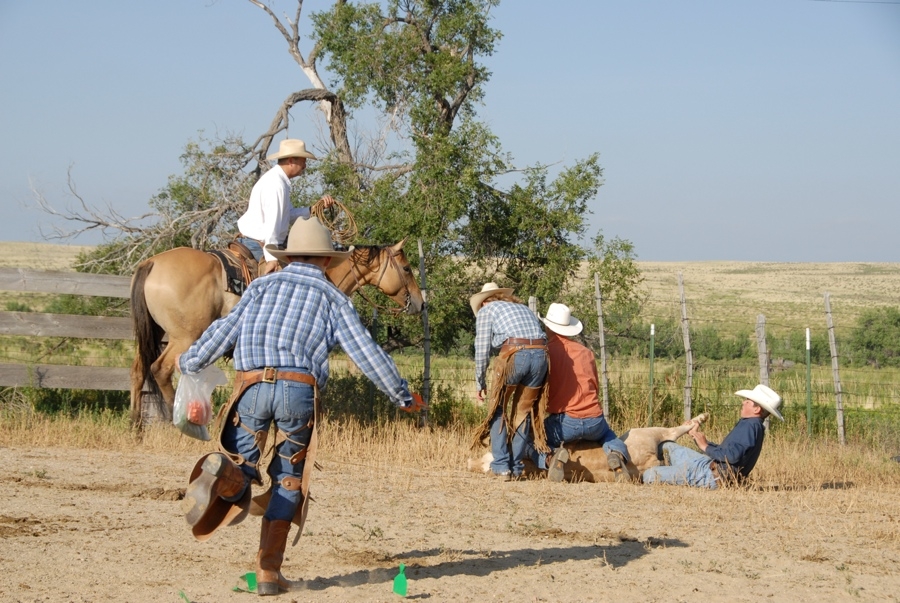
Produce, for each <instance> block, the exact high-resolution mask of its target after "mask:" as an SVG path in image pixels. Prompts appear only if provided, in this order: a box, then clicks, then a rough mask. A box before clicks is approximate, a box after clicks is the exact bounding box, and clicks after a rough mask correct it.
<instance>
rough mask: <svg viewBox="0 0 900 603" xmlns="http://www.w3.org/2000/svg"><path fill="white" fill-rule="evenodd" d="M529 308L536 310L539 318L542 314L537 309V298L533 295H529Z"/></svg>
mask: <svg viewBox="0 0 900 603" xmlns="http://www.w3.org/2000/svg"><path fill="white" fill-rule="evenodd" d="M528 309H529V310H531V311H532V312H534V315H535V316H537V317H538V318H540V317H541V315H540V313H539V312H538V309H537V298H536V297H535V296H533V295H531V296H529V297H528Z"/></svg>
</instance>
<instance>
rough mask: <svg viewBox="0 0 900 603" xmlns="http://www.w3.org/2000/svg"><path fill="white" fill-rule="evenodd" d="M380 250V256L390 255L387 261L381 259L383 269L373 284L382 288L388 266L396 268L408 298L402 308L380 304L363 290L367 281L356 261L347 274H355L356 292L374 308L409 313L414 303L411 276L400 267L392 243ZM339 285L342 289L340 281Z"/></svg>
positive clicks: (342, 280)
mask: <svg viewBox="0 0 900 603" xmlns="http://www.w3.org/2000/svg"><path fill="white" fill-rule="evenodd" d="M378 252H379V256H380V255H381V254H382V253H386V254H387V256H388V259H387V261H381V269H380V271H379V273H378V280H376V281H375V283H373V286H374V287H376V288H378V289H381V281H382V280H383V279H384V275H385V274H386V273H387V269H388V266H389V265H390V266H392V267H393V268H394V270H395V271H396V272H397V275H398V277H400V279H401V280H402V282H403V291H404V293H405V295H404V299H405V300H406V304H405V305H404V306H403V307H402V308H397V307H386V306H379V305H378V304H376V303H375V302H373V301H372V300H371V299H369V298H368V297H367V296H366V294H365V293H364V292H363V289H362V286H363V285H365V284H366V283H365V282H363V280H362V278H363V277H362V273H361V272H360V271H359V268H357V265H356V262H352V261H351V263H350V271H349V272H348V273H347V275H353V279H354V280H355V281H356V293H359V295H360V296H361V297H362V298H363V299H364V300H366V301H367V302H369V305H370V306H372V307H373V308H375V309H376V310H381V311H382V312H389V313H391V314H402V313H404V312H405V313H408V312H409V308H410V306H411V305H412V294H411V293H410V291H409V278H408V277H407V276H406V274H404V272H403V269H402V268H401V267H400V264H399V263H398V262H397V253H396V252H395V251H394V248H393V247H391V246H390V245H387V246H385V247H379V248H378ZM347 275H344V278H342V279H341V281H340V282H341V283H343V282H344V280H345V279H346V278H347ZM337 287H338V288H339V289H340V283H338V284H337Z"/></svg>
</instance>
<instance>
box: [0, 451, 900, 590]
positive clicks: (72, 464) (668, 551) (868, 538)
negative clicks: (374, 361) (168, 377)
mask: <svg viewBox="0 0 900 603" xmlns="http://www.w3.org/2000/svg"><path fill="white" fill-rule="evenodd" d="M195 457H196V455H195V454H191V455H186V454H183V453H182V454H174V455H161V454H140V453H127V454H122V453H116V452H102V451H96V450H64V449H53V448H45V449H13V448H0V465H2V466H3V467H4V468H5V469H4V471H3V474H2V476H0V601H15V602H23V603H24V602H29V603H31V602H42V603H43V602H56V601H67V602H100V601H103V602H107V601H129V602H137V603H140V602H145V601H146V602H154V603H156V602H173V603H174V602H181V603H184V602H192V603H215V602H229V601H250V600H253V598H255V597H256V595H254V594H248V593H246V592H238V591H235V590H233V588H234V587H239V586H242V585H244V584H243V582H242V581H241V579H240V577H241V576H242V575H244V574H246V573H247V572H252V571H254V570H255V567H254V562H255V554H256V548H257V543H258V539H257V535H258V529H259V520H258V519H257V518H255V517H250V518H248V519H247V521H245V522H244V523H242V524H240V525H238V526H235V527H230V528H227V529H225V530H224V531H220V532H218V533H217V534H216V535H215V536H214V537H213V538H212V539H211V540H209V541H208V542H206V543H199V542H196V541H194V539H193V537H192V536H191V534H190V531H189V530H188V528H187V525H186V523H185V522H184V519H183V516H182V515H181V510H180V502H179V499H180V498H181V496H182V495H183V492H184V487H185V485H186V479H187V474H188V471H189V470H190V468H191V466H192V465H193V461H194V459H195ZM402 459H403V453H402V451H398V453H397V461H398V462H397V464H396V465H395V466H380V467H375V466H365V465H362V464H351V463H347V462H342V461H339V460H334V459H329V458H328V457H327V456H323V457H320V460H321V462H322V465H323V471H322V472H318V473H317V474H316V478H315V479H316V481H315V482H314V483H313V495H314V498H315V503H313V504H312V506H311V509H310V513H309V519H308V521H307V526H306V533H305V534H304V535H303V537H302V538H301V540H300V542H299V544H298V545H297V546H296V547H294V548H291V547H290V546H289V547H288V551H287V556H286V561H285V565H284V568H283V570H284V573H285V574H286V575H287V576H288V577H289V578H292V579H297V578H303V579H304V580H306V581H307V582H306V585H307V590H305V591H301V592H296V593H287V594H283V595H281V596H280V597H278V598H276V599H273V600H277V601H316V602H320V601H323V602H329V601H351V602H353V601H396V600H398V599H399V597H398V596H397V595H395V594H393V593H392V581H393V578H394V576H395V575H396V573H397V569H398V566H399V564H400V563H404V564H406V565H407V572H406V573H407V576H408V578H409V594H408V598H410V599H419V600H432V601H521V602H533V601H550V602H553V601H562V602H565V601H617V602H619V601H621V602H627V601H640V602H642V603H644V602H648V601H666V602H671V601H726V600H727V601H817V602H827V601H849V600H859V601H900V543H898V536H897V535H898V527H897V522H898V521H900V502H898V500H900V498H898V494H900V486H898V485H897V484H893V485H889V486H880V487H877V488H873V487H857V486H855V485H853V484H842V485H840V487H830V488H827V489H818V488H817V489H803V490H784V489H781V490H778V489H772V490H754V491H735V490H728V491H724V490H723V491H714V492H709V491H699V490H693V489H689V488H675V487H665V486H655V487H650V486H637V485H632V484H616V483H608V484H588V483H582V484H566V483H562V484H555V483H550V482H547V481H546V480H543V479H541V480H533V481H527V482H512V483H503V482H500V481H497V480H493V479H491V478H489V477H486V476H484V475H480V474H474V473H468V472H466V471H465V470H464V469H463V468H460V469H459V470H446V471H442V472H435V471H428V472H426V471H422V470H417V469H415V468H414V467H409V466H408V465H403V464H401V463H402Z"/></svg>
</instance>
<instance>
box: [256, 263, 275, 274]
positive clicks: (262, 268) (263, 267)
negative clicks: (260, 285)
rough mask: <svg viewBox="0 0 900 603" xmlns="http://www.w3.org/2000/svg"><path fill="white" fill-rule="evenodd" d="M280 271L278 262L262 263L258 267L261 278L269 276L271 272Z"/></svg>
mask: <svg viewBox="0 0 900 603" xmlns="http://www.w3.org/2000/svg"><path fill="white" fill-rule="evenodd" d="M277 269H278V260H269V261H268V262H266V261H262V262H260V263H259V266H257V268H256V270H257V272H258V274H259V276H263V275H266V274H269V273H270V272H275V270H277Z"/></svg>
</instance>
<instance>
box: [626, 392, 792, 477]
mask: <svg viewBox="0 0 900 603" xmlns="http://www.w3.org/2000/svg"><path fill="white" fill-rule="evenodd" d="M735 395H737V396H740V397H741V398H742V399H743V401H742V402H741V418H740V420H739V421H738V422H737V424H736V425H735V426H734V428H733V429H732V430H731V431H730V432H729V433H728V435H727V436H725V439H724V440H722V443H721V444H714V443H712V442H710V441H708V440H707V439H706V435H705V434H704V433H703V432H702V431H700V427H699V425H697V426H695V427H694V428H693V429H692V430H691V431H689V432H688V434H690V435H691V437H693V438H694V442H696V444H697V447H698V448H700V450H701V451H702V453H700V452H696V451H694V450H691V449H690V448H685V447H684V446H679V445H678V444H676V443H675V442H664V443H663V445H662V446H661V448H662V450H663V457H664V459H665V465H662V466H659V467H652V468H650V469H647V470H646V471H644V475H643V479H644V483H645V484H652V483H656V482H659V483H664V484H674V485H679V486H684V485H687V486H698V487H702V488H710V489H715V488H717V487H718V486H719V485H721V484H734V483H737V484H740V483H743V482H744V481H745V480H746V479H747V478H748V477H749V476H750V472H751V471H752V470H753V467H754V466H756V461H757V460H759V454H760V452H761V451H762V445H763V439H765V436H766V428H765V426H764V425H763V421H764V420H765V419H766V417H768V416H769V415H775V416H776V417H778V418H779V419H781V420H782V421H784V418H783V417H782V416H781V413H779V412H778V408H779V407H780V406H781V396H779V395H778V394H777V393H775V391H773V390H772V389H770V388H769V387H767V386H765V385H762V384H759V385H757V386H756V387H754V388H753V389H742V390H740V391H737V392H735Z"/></svg>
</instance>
